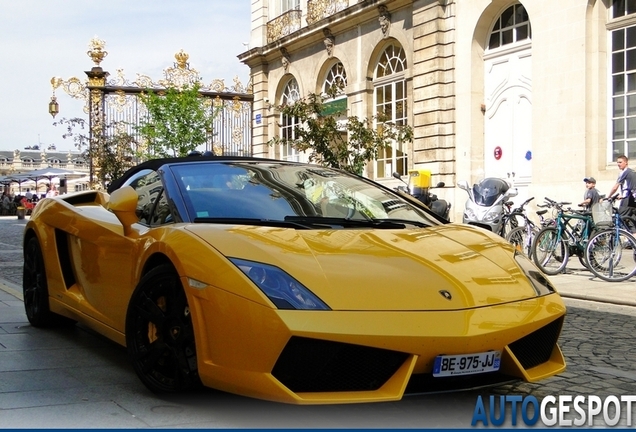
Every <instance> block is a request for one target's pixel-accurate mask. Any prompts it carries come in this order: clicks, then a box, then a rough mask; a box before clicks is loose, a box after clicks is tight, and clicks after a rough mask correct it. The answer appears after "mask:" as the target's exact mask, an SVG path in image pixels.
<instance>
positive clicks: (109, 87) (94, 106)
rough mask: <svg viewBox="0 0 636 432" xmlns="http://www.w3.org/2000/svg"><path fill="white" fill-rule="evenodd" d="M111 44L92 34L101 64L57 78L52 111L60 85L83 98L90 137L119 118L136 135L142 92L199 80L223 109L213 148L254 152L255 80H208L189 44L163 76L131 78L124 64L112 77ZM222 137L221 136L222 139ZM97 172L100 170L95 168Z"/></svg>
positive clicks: (93, 55) (213, 128)
mask: <svg viewBox="0 0 636 432" xmlns="http://www.w3.org/2000/svg"><path fill="white" fill-rule="evenodd" d="M105 47H106V43H105V42H104V41H103V40H101V39H99V38H98V37H97V36H95V37H94V38H93V39H91V41H90V43H89V50H88V51H87V55H88V56H89V57H90V59H91V60H92V61H93V63H94V64H95V66H94V67H93V68H92V69H91V70H90V71H88V72H86V74H87V77H86V78H85V79H84V80H81V79H79V78H77V77H71V78H69V79H66V80H64V79H62V78H59V77H53V78H52V79H51V87H52V89H53V96H52V99H51V102H50V103H49V111H51V110H52V108H51V104H54V103H55V107H54V108H56V109H57V99H56V95H55V91H56V90H57V89H58V88H62V89H63V90H64V91H65V92H66V93H67V94H68V95H69V96H71V97H72V98H74V99H79V100H83V101H84V103H85V105H84V112H85V113H86V114H88V116H89V122H88V124H90V125H91V126H90V128H89V129H90V130H89V133H90V135H91V136H90V141H91V142H103V139H102V138H103V135H104V134H105V128H106V127H108V125H110V124H111V123H113V124H114V123H117V124H118V125H119V126H120V127H121V125H123V124H127V125H128V126H127V127H128V131H127V133H129V134H130V135H131V136H135V135H136V133H135V125H136V124H137V122H138V121H139V118H143V116H144V114H145V112H146V109H145V106H144V105H143V104H142V103H140V101H139V98H138V95H139V94H140V93H142V92H144V91H147V90H152V91H154V92H156V93H157V94H161V93H162V92H163V91H165V90H166V88H177V89H178V88H183V87H185V86H190V85H193V84H198V85H199V86H200V87H199V92H200V93H201V95H202V96H203V97H205V98H206V99H208V100H210V109H213V110H215V112H217V115H215V119H214V121H213V124H212V125H210V133H209V135H210V141H209V143H208V146H209V148H210V149H211V148H212V147H213V146H214V148H215V149H216V148H217V147H218V148H219V151H220V153H223V154H242V155H251V150H252V149H251V142H250V139H251V133H249V131H250V130H251V121H252V101H253V93H252V88H253V87H252V83H251V82H250V83H248V85H247V86H245V85H243V84H242V83H241V81H240V80H239V78H238V77H235V78H234V80H233V85H232V86H229V87H228V86H226V85H225V82H224V81H223V80H222V79H214V80H212V81H211V82H210V84H209V85H206V84H204V83H203V80H202V78H201V76H200V74H199V72H198V71H197V70H196V69H194V68H192V67H190V63H189V62H188V61H189V57H190V56H189V55H188V53H187V52H185V51H184V50H183V49H181V50H180V51H179V52H177V53H176V54H175V55H174V59H175V62H174V63H173V65H172V66H171V67H168V68H166V69H164V71H163V72H164V77H163V78H162V79H159V80H153V79H152V78H151V77H150V76H148V75H144V74H139V73H137V74H136V77H135V78H134V79H133V80H128V79H127V78H126V76H125V73H124V70H123V69H117V70H116V73H115V76H114V77H112V78H109V75H110V74H109V73H108V72H106V71H104V70H103V69H102V68H101V66H100V64H101V62H102V61H103V60H104V58H105V57H106V56H107V55H108V52H107V51H106V50H105ZM231 118H233V119H231ZM230 125H231V126H230ZM226 129H227V130H226ZM238 131H242V133H238ZM96 137H102V138H99V139H98V138H96ZM219 137H221V138H220V140H219ZM213 139H214V143H213V142H212V140H213ZM145 145H147V143H143V142H140V143H138V146H139V147H140V148H141V147H143V146H145ZM95 174H97V171H95V172H94V173H93V175H95Z"/></svg>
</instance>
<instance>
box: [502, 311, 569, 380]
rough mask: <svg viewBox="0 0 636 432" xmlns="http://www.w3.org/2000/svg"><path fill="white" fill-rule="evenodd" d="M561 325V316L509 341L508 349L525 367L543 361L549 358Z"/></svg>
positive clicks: (536, 364)
mask: <svg viewBox="0 0 636 432" xmlns="http://www.w3.org/2000/svg"><path fill="white" fill-rule="evenodd" d="M562 326H563V317H561V318H559V319H558V320H556V321H552V322H551V323H550V324H548V325H546V326H545V327H541V328H540V329H539V330H537V331H535V332H533V333H530V334H529V335H527V336H524V337H522V338H521V339H519V340H518V341H515V342H513V343H511V344H510V345H509V346H510V350H511V351H512V353H513V354H514V355H515V357H517V360H519V362H520V363H521V365H522V366H523V367H524V368H525V369H530V368H532V367H535V366H538V365H540V364H541V363H545V362H547V361H548V360H549V359H550V355H551V354H552V350H553V349H554V345H556V343H557V339H558V338H559V334H560V333H561V327H562Z"/></svg>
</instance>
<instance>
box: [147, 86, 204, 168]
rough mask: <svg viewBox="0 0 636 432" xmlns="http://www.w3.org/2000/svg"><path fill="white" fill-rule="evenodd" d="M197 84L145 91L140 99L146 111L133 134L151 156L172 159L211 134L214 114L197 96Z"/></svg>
mask: <svg viewBox="0 0 636 432" xmlns="http://www.w3.org/2000/svg"><path fill="white" fill-rule="evenodd" d="M199 89H200V85H199V84H195V85H192V86H189V87H187V86H186V87H183V88H174V87H171V88H168V89H166V90H165V91H162V92H160V93H158V94H157V93H155V92H153V91H152V90H148V91H146V92H144V93H142V94H141V95H140V99H141V101H142V102H143V104H144V105H145V106H146V109H147V110H148V115H147V117H146V118H145V119H142V121H141V124H140V125H139V126H138V128H137V131H138V133H139V134H140V136H141V137H142V138H143V139H144V140H145V142H146V143H147V150H146V151H147V153H148V155H150V156H152V157H176V156H187V154H188V153H189V152H190V151H192V150H194V149H196V148H197V147H198V146H200V145H202V144H205V143H206V142H207V140H208V137H209V136H210V134H211V132H212V121H213V119H214V115H215V111H213V110H211V109H210V100H209V99H208V100H207V101H206V99H205V98H204V97H203V96H201V95H200V94H199Z"/></svg>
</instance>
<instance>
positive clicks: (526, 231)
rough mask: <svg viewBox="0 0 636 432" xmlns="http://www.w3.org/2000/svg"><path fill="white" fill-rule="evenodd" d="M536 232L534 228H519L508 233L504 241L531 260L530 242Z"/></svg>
mask: <svg viewBox="0 0 636 432" xmlns="http://www.w3.org/2000/svg"><path fill="white" fill-rule="evenodd" d="M538 232H539V230H538V229H536V228H535V227H529V226H520V227H517V228H515V229H513V230H512V231H510V233H508V236H507V237H506V240H508V241H509V242H510V243H511V244H512V245H513V246H514V247H515V249H517V250H518V251H520V252H523V253H524V254H526V256H528V258H531V257H532V241H533V240H534V238H535V237H536V236H537V233H538Z"/></svg>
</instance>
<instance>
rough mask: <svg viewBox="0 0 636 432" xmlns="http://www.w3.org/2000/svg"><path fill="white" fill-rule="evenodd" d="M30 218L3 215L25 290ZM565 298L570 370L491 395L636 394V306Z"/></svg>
mask: <svg viewBox="0 0 636 432" xmlns="http://www.w3.org/2000/svg"><path fill="white" fill-rule="evenodd" d="M25 223H26V221H25V220H16V219H5V218H0V283H4V284H5V285H7V286H8V287H9V288H13V289H14V290H15V293H20V292H21V283H22V250H21V242H22V240H21V239H22V232H23V230H24V225H25ZM565 301H566V303H567V305H568V315H567V316H566V319H565V324H564V328H563V331H562V334H561V338H560V345H561V348H562V350H563V353H564V355H565V357H566V359H567V364H568V368H567V371H566V372H565V373H563V374H561V375H559V376H556V377H552V378H549V379H547V380H543V381H541V382H539V383H536V384H529V383H521V384H515V385H507V386H502V387H499V388H497V389H493V390H491V391H490V393H491V394H492V393H494V394H517V395H518V394H521V395H534V396H536V397H537V399H539V400H541V399H542V398H544V397H545V396H549V395H552V396H557V395H573V396H575V395H583V396H586V395H597V396H600V397H601V398H603V399H604V398H605V397H607V396H612V395H614V396H619V397H620V396H621V395H636V366H635V365H634V362H635V360H636V344H634V337H635V335H636V308H634V307H628V306H617V305H613V304H603V303H597V302H589V301H585V300H578V299H573V298H571V299H569V298H566V299H565ZM0 303H1V302H0ZM25 321H26V318H25ZM0 390H2V385H1V384H0ZM482 394H484V393H483V392H482ZM470 397H473V398H474V397H475V396H474V394H473V395H472V396H469V398H470ZM472 400H475V399H472ZM464 401H465V400H464ZM427 403H430V400H429V402H427ZM440 403H442V402H441V401H440ZM409 404H410V403H409V402H403V403H402V405H401V407H402V408H403V409H406V408H405V407H408V406H409ZM634 405H636V404H634ZM0 408H1V407H0ZM635 408H636V407H635ZM632 411H636V409H632ZM1 412H2V411H1V410H0V414H1ZM626 416H627V412H626V410H625V409H623V411H622V412H621V418H622V421H621V423H620V424H621V425H626V424H627V423H626ZM632 417H635V418H636V416H632ZM570 418H574V415H573V416H572V417H570ZM634 422H636V419H633V420H632V423H634ZM229 424H230V425H231V427H233V425H236V423H229ZM255 426H256V427H259V426H258V425H255ZM407 426H408V425H407ZM467 426H468V425H466V424H464V426H463V427H467ZM0 427H1V425H0ZM378 427H382V426H378ZM408 427H413V425H410V426H408ZM426 427H431V426H426ZM455 427H457V425H455ZM460 427H461V426H460Z"/></svg>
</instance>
